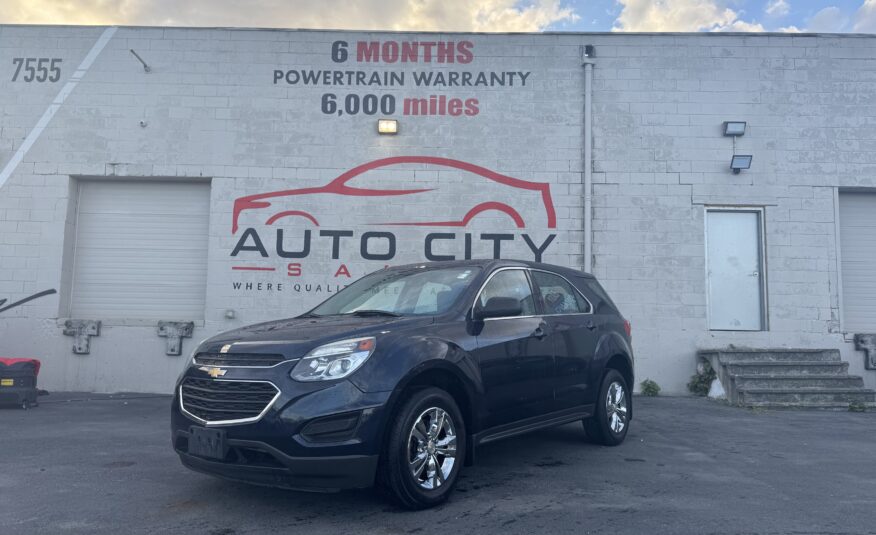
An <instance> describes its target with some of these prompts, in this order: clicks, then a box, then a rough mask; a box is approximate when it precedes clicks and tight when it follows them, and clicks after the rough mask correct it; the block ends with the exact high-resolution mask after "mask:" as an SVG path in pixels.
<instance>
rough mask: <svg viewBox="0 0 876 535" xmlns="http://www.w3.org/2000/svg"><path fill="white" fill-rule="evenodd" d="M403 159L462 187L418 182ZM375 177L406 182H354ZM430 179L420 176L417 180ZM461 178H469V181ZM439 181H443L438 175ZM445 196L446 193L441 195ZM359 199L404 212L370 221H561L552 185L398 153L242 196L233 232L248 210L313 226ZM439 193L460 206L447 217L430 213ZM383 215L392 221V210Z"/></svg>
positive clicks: (549, 224)
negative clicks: (316, 182)
mask: <svg viewBox="0 0 876 535" xmlns="http://www.w3.org/2000/svg"><path fill="white" fill-rule="evenodd" d="M404 164H421V165H425V166H426V168H425V169H421V170H420V171H419V172H420V173H423V172H424V171H425V172H426V177H427V178H426V179H425V180H428V177H429V176H434V175H429V174H428V173H445V174H448V176H449V175H453V179H448V183H454V182H452V180H456V182H455V183H456V184H459V191H456V192H452V191H444V192H442V191H440V190H439V189H437V188H434V187H433V188H430V187H425V188H422V187H416V186H415V184H416V183H417V182H418V178H417V177H416V176H415V174H416V173H417V172H418V171H416V170H409V169H405V168H399V166H403V165H404ZM374 178H378V179H380V180H381V181H383V182H386V181H392V182H394V183H395V182H401V183H402V184H404V187H393V188H384V187H374V186H357V185H356V183H357V182H360V181H366V182H367V181H368V180H373V179H374ZM425 180H424V179H423V178H419V182H424V181H425ZM463 180H465V183H464V184H463V182H462V181H463ZM432 181H433V182H434V180H432ZM475 181H477V182H475ZM438 182H442V181H441V180H438ZM424 185H426V184H424ZM439 195H443V197H437V196H439ZM357 198H358V199H359V200H360V205H361V204H362V203H361V201H364V203H365V205H364V207H362V208H359V209H360V210H361V211H367V209H368V207H369V206H370V207H377V206H379V203H383V204H384V205H385V204H392V205H393V206H395V207H396V208H398V209H397V210H393V211H394V212H399V213H398V217H397V218H390V219H389V220H381V218H380V217H381V216H379V214H380V212H381V211H380V210H373V212H375V214H377V215H373V216H371V215H369V217H368V218H367V219H368V220H367V221H360V223H363V224H370V225H391V226H423V227H465V226H467V225H468V224H469V223H470V222H471V221H472V220H473V219H474V218H475V217H477V216H479V215H481V214H487V215H490V216H500V217H507V218H509V222H511V223H513V225H514V226H515V227H516V228H526V227H528V226H533V225H540V226H543V227H545V228H550V229H553V228H556V226H557V218H556V212H555V210H554V204H553V200H552V199H551V192H550V184H547V183H542V182H529V181H526V180H521V179H518V178H512V177H510V176H507V175H503V174H500V173H496V172H495V171H491V170H489V169H486V168H484V167H480V166H478V165H474V164H470V163H467V162H463V161H459V160H453V159H450V158H438V157H432V156H397V157H392V158H383V159H380V160H374V161H371V162H368V163H365V164H362V165H359V166H357V167H354V168H352V169H350V170H349V171H346V172H344V173H342V174H341V175H339V176H338V177H336V178H334V179H333V180H331V181H330V182H329V183H328V184H326V185H324V186H318V187H308V188H299V189H287V190H281V191H272V192H269V193H259V194H255V195H247V196H244V197H239V198H237V199H235V201H234V207H233V216H232V217H233V221H232V227H231V231H232V234H236V233H237V231H238V229H239V228H240V226H241V225H242V224H241V220H242V218H243V217H244V214H246V216H247V217H251V216H256V218H257V219H255V220H253V221H252V222H253V223H256V224H264V225H273V224H274V223H276V222H277V221H280V220H284V219H286V218H300V219H303V220H305V221H308V222H309V223H310V224H312V225H314V226H320V225H321V224H322V223H324V221H323V219H325V218H326V214H321V213H314V212H325V211H327V212H329V213H328V216H327V217H330V218H333V217H338V216H344V217H347V216H348V215H352V214H354V213H355V210H356V208H350V207H349V206H347V204H348V201H351V200H355V199H357ZM393 199H399V200H403V201H404V202H403V203H400V204H398V205H396V204H393V203H392V202H391V201H392V200H393ZM436 199H440V202H441V204H440V205H441V206H448V205H453V206H455V208H454V209H452V210H451V212H452V213H451V214H448V215H446V216H444V217H436V216H434V215H432V214H430V212H431V210H429V209H427V207H429V206H435V205H436V204H435V203H436ZM406 208H409V209H406ZM384 212H386V210H384ZM405 212H409V213H405ZM258 214H261V215H258ZM535 214H538V215H537V216H536V215H535ZM524 216H526V217H524ZM382 218H383V219H386V216H385V215H384V216H382ZM527 218H528V219H529V220H527Z"/></svg>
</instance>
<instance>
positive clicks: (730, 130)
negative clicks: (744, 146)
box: [724, 121, 745, 137]
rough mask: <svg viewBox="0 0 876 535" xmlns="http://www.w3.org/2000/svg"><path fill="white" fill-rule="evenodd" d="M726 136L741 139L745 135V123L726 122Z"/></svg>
mask: <svg viewBox="0 0 876 535" xmlns="http://www.w3.org/2000/svg"><path fill="white" fill-rule="evenodd" d="M724 135H725V136H732V137H739V136H744V135H745V121H724Z"/></svg>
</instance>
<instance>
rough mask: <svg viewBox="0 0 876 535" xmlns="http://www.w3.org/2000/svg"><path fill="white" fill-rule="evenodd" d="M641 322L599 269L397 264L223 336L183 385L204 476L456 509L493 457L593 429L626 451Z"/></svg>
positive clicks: (184, 448) (192, 449) (187, 449)
mask: <svg viewBox="0 0 876 535" xmlns="http://www.w3.org/2000/svg"><path fill="white" fill-rule="evenodd" d="M632 384H633V352H632V349H631V347H630V324H629V323H628V322H627V321H626V320H624V318H623V317H622V316H621V314H620V312H619V311H618V309H617V307H616V306H615V305H614V304H613V303H612V301H611V299H610V298H609V297H608V295H607V294H606V293H605V291H604V290H603V289H602V287H601V286H600V285H599V283H598V282H597V281H596V279H595V278H593V277H592V276H591V275H588V274H585V273H582V272H580V271H575V270H572V269H568V268H563V267H558V266H551V265H546V264H537V263H532V262H518V261H509V260H471V261H458V262H437V263H426V264H412V265H406V266H399V267H392V268H388V269H385V270H382V271H378V272H375V273H372V274H370V275H368V276H366V277H363V278H362V279H359V280H358V281H356V282H354V283H353V284H351V285H350V286H348V287H347V288H346V289H344V290H342V291H341V292H339V293H337V294H335V295H334V296H333V297H331V298H329V299H328V300H326V301H325V302H323V303H322V304H321V305H319V306H318V307H316V308H314V309H313V310H311V311H310V312H308V313H306V314H303V315H301V316H298V317H297V318H292V319H284V320H278V321H272V322H268V323H261V324H258V325H252V326H249V327H243V328H240V329H236V330H233V331H228V332H225V333H222V334H219V335H217V336H214V337H213V338H210V339H208V340H206V341H204V342H203V343H201V344H200V346H198V348H197V349H196V350H195V352H194V355H193V358H192V363H191V365H190V366H189V367H188V368H187V369H186V370H185V372H184V373H183V374H182V375H181V377H180V378H179V381H178V383H177V386H176V396H175V398H174V402H173V409H172V432H173V446H174V448H175V450H176V452H177V453H178V454H179V456H180V459H181V460H182V462H183V464H184V465H185V466H187V467H189V468H191V469H193V470H197V471H200V472H204V473H208V474H212V475H216V476H220V477H225V478H228V479H234V480H240V481H246V482H250V483H257V484H264V485H271V486H278V487H286V488H294V489H305V490H306V489H311V490H326V489H345V488H361V487H369V486H372V485H374V484H375V483H376V484H377V485H378V486H379V487H381V488H382V489H385V490H386V491H387V492H388V494H389V495H390V496H391V497H393V498H394V499H395V500H396V501H398V502H399V503H400V504H401V505H403V506H405V507H408V508H423V507H429V506H432V505H436V504H438V503H440V502H442V501H443V500H445V499H446V498H447V496H448V495H449V493H450V492H451V491H452V489H453V486H454V484H455V483H456V481H457V479H458V477H459V472H460V470H461V469H462V466H463V465H464V464H471V463H473V462H474V459H475V451H476V449H477V446H478V445H480V444H485V443H487V442H491V441H494V440H499V439H502V438H506V437H510V436H513V435H517V434H520V433H526V432H529V431H535V430H537V429H542V428H545V427H549V426H556V425H562V424H566V423H569V422H573V421H578V420H580V421H583V422H584V427H585V429H586V430H587V434H588V436H589V437H591V439H593V440H595V441H597V442H599V443H601V444H606V445H617V444H620V443H621V442H622V441H623V440H624V437H625V436H626V433H627V430H628V429H629V424H630V420H631V419H632V415H633V413H632V397H631V386H632Z"/></svg>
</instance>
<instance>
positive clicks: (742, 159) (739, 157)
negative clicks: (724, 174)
mask: <svg viewBox="0 0 876 535" xmlns="http://www.w3.org/2000/svg"><path fill="white" fill-rule="evenodd" d="M749 167H751V154H734V155H733V157H732V158H730V169H733V174H734V175H738V174H739V172H740V171H742V170H743V169H748V168H749Z"/></svg>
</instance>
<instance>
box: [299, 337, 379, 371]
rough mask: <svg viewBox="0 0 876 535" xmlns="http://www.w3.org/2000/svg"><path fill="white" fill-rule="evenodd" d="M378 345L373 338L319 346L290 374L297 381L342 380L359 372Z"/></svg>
mask: <svg viewBox="0 0 876 535" xmlns="http://www.w3.org/2000/svg"><path fill="white" fill-rule="evenodd" d="M376 345H377V342H376V340H375V339H374V338H373V337H370V338H355V339H353V340H341V341H340V342H332V343H331V344H326V345H324V346H319V347H317V348H316V349H314V350H313V351H311V352H310V353H308V354H307V355H305V356H304V358H302V359H301V360H300V361H299V362H298V364H296V365H295V367H294V368H293V369H292V371H291V372H290V373H289V376H290V377H292V378H293V379H295V380H296V381H328V380H331V379H342V378H344V377H346V376H348V375H350V374H351V373H353V372H354V371H356V370H358V369H359V367H360V366H362V364H364V363H365V361H366V360H368V357H370V356H371V354H372V353H374V348H375V346H376Z"/></svg>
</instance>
